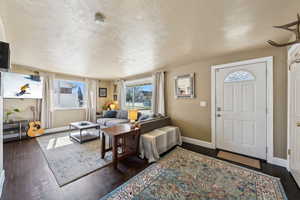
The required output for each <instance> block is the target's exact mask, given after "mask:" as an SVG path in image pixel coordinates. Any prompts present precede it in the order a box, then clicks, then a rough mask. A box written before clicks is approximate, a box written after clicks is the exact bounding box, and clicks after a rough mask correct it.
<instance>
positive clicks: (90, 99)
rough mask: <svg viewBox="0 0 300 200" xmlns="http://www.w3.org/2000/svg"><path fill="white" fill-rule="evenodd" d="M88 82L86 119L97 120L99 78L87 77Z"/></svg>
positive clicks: (86, 81)
mask: <svg viewBox="0 0 300 200" xmlns="http://www.w3.org/2000/svg"><path fill="white" fill-rule="evenodd" d="M85 83H86V89H87V90H86V91H87V95H86V112H85V115H86V117H85V118H86V120H87V121H90V122H96V120H97V119H96V112H97V96H98V94H97V93H98V90H97V85H98V84H97V83H98V81H97V80H92V79H85Z"/></svg>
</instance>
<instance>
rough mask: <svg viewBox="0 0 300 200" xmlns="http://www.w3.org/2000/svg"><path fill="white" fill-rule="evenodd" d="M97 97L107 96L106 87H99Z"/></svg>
mask: <svg viewBox="0 0 300 200" xmlns="http://www.w3.org/2000/svg"><path fill="white" fill-rule="evenodd" d="M99 97H107V88H99Z"/></svg>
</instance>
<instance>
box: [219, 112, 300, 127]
mask: <svg viewBox="0 0 300 200" xmlns="http://www.w3.org/2000/svg"><path fill="white" fill-rule="evenodd" d="M217 117H221V114H217ZM299 126H300V125H299Z"/></svg>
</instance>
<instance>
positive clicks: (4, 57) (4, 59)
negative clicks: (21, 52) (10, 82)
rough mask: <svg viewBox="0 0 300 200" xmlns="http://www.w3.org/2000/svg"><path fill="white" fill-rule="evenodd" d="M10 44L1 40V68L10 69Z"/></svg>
mask: <svg viewBox="0 0 300 200" xmlns="http://www.w3.org/2000/svg"><path fill="white" fill-rule="evenodd" d="M9 54H10V50H9V44H8V43H6V42H1V41H0V68H1V69H6V70H7V69H9V66H10V62H9Z"/></svg>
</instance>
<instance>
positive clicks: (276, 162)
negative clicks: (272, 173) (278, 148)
mask: <svg viewBox="0 0 300 200" xmlns="http://www.w3.org/2000/svg"><path fill="white" fill-rule="evenodd" d="M268 162H269V161H268ZM269 163H271V164H273V165H278V166H281V167H285V168H287V167H288V160H285V159H282V158H278V157H273V159H272V160H271V161H270V162H269Z"/></svg>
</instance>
